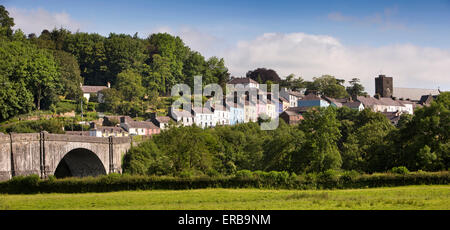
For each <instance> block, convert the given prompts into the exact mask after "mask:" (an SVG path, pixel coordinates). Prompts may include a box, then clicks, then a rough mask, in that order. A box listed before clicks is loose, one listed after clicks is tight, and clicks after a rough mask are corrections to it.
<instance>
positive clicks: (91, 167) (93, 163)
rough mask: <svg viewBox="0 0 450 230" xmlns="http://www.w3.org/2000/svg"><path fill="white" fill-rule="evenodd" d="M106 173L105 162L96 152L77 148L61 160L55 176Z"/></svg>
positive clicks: (81, 175)
mask: <svg viewBox="0 0 450 230" xmlns="http://www.w3.org/2000/svg"><path fill="white" fill-rule="evenodd" d="M106 173H107V172H106V168H105V166H104V164H103V163H102V161H101V160H100V159H99V158H98V156H97V155H96V154H95V153H94V152H92V151H91V150H89V149H86V148H75V149H73V150H70V151H69V152H68V153H66V154H65V155H64V157H63V158H62V159H61V160H60V161H59V163H58V166H57V167H56V169H55V172H54V176H55V177H56V178H64V177H87V176H99V175H105V174H106Z"/></svg>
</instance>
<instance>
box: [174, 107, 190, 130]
mask: <svg viewBox="0 0 450 230" xmlns="http://www.w3.org/2000/svg"><path fill="white" fill-rule="evenodd" d="M169 116H170V117H171V118H172V119H174V120H175V121H176V122H177V123H178V124H182V125H183V126H191V125H193V124H194V117H193V116H192V113H191V112H190V111H186V110H183V109H173V108H172V107H170V108H169Z"/></svg>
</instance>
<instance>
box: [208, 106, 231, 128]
mask: <svg viewBox="0 0 450 230" xmlns="http://www.w3.org/2000/svg"><path fill="white" fill-rule="evenodd" d="M212 110H213V111H214V116H213V123H215V124H216V125H229V124H230V111H229V109H227V107H226V106H224V105H222V104H219V105H214V106H213V108H212Z"/></svg>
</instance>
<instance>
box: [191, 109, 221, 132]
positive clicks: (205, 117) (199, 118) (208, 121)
mask: <svg viewBox="0 0 450 230" xmlns="http://www.w3.org/2000/svg"><path fill="white" fill-rule="evenodd" d="M192 115H193V117H194V123H195V124H196V125H197V126H199V127H202V128H208V127H214V126H215V125H216V124H215V123H213V121H214V120H213V117H214V113H213V112H212V111H211V110H210V109H208V108H203V107H194V108H192Z"/></svg>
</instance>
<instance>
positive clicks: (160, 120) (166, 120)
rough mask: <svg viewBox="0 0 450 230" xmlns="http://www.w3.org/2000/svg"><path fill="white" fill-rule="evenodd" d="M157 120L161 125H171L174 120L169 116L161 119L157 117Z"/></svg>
mask: <svg viewBox="0 0 450 230" xmlns="http://www.w3.org/2000/svg"><path fill="white" fill-rule="evenodd" d="M155 119H156V120H157V121H158V122H159V123H169V121H170V120H172V118H170V117H169V116H160V117H156V118H155Z"/></svg>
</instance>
